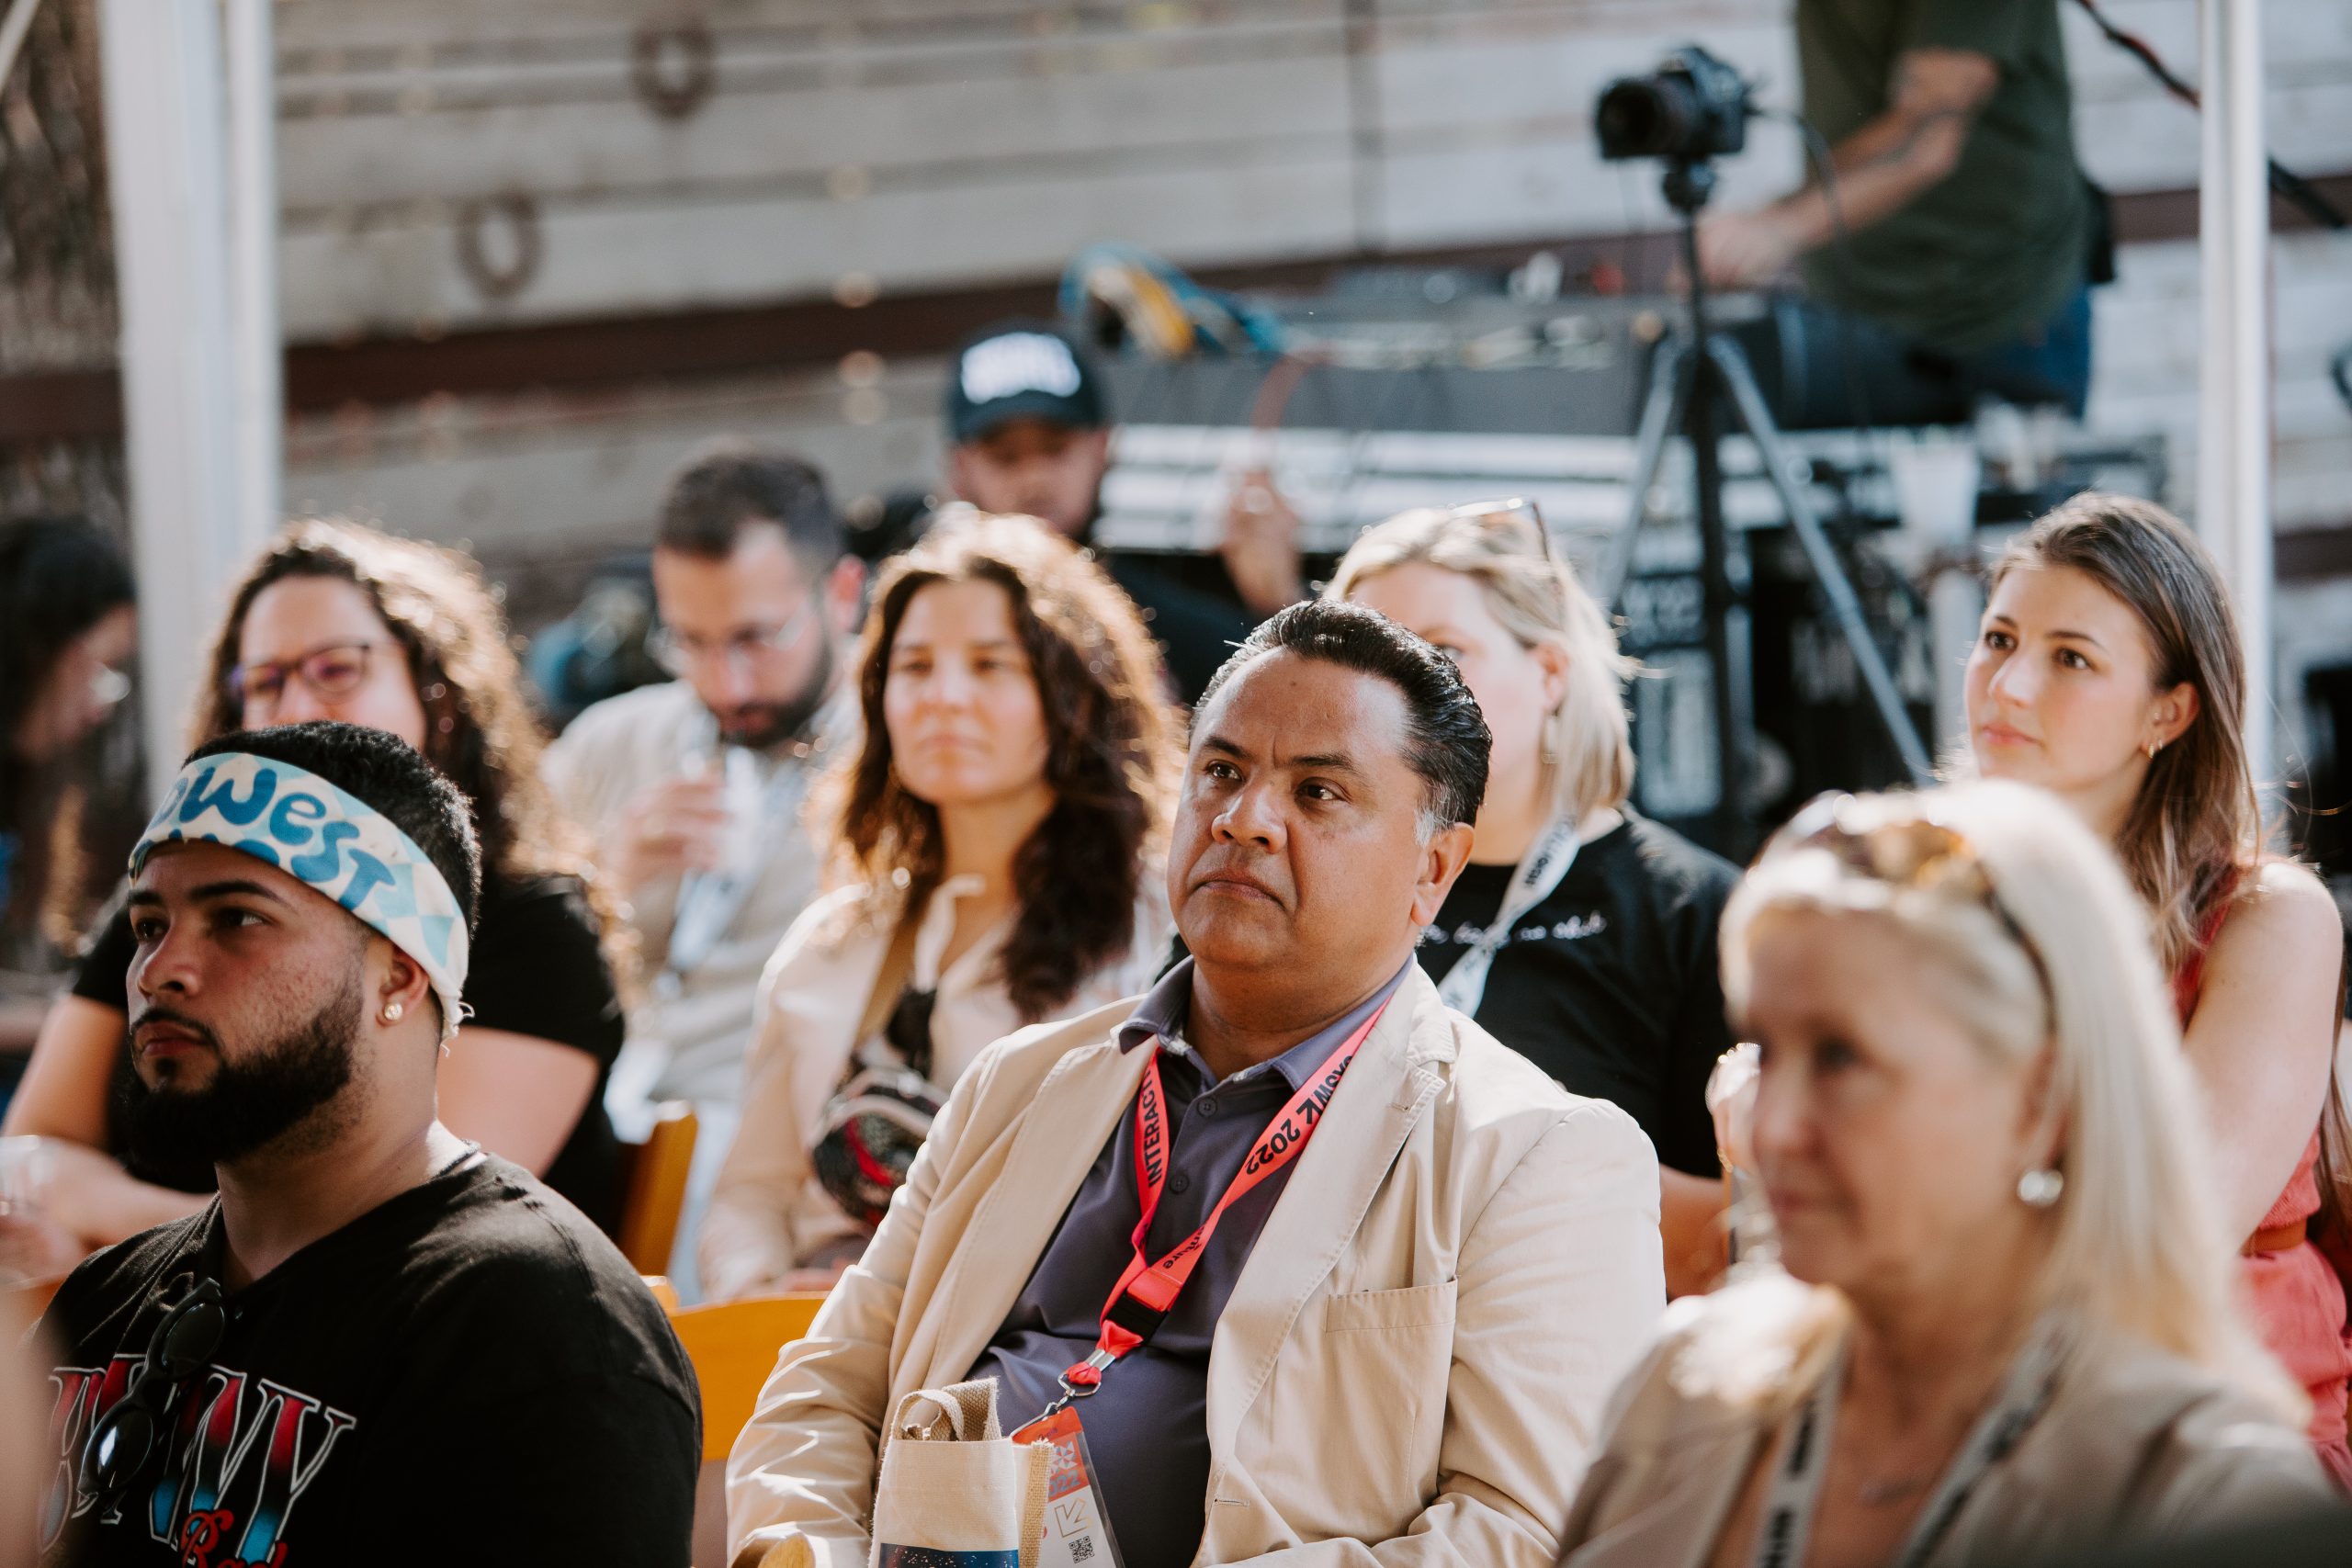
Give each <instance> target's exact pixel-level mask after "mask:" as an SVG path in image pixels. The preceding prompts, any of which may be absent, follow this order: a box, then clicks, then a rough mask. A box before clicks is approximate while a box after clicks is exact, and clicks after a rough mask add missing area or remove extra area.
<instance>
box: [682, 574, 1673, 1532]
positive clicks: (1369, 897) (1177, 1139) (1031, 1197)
mask: <svg viewBox="0 0 2352 1568" xmlns="http://www.w3.org/2000/svg"><path fill="white" fill-rule="evenodd" d="M1487 744H1488V739H1487V729H1486V725H1485V723H1484V722H1483V720H1482V719H1481V718H1480V717H1479V716H1478V712H1477V706H1476V703H1475V702H1474V701H1472V699H1471V697H1470V695H1469V693H1468V690H1467V689H1466V688H1465V687H1464V685H1463V684H1462V682H1461V680H1460V677H1459V676H1458V675H1457V674H1456V673H1455V672H1454V670H1453V665H1452V664H1451V663H1450V662H1449V661H1448V660H1445V659H1444V658H1443V657H1442V656H1441V655H1439V654H1438V653H1437V652H1436V651H1435V650H1434V649H1430V647H1429V645H1428V644H1426V643H1423V642H1421V641H1420V640H1419V638H1416V637H1412V636H1411V635H1410V634H1409V633H1407V632H1405V631H1403V630H1402V629H1401V628H1399V627H1397V626H1395V625H1394V624H1393V623H1391V622H1389V621H1387V620H1385V619H1384V618H1382V617H1381V616H1379V615H1376V614H1374V612H1372V611H1370V610H1366V609H1364V608H1363V607H1362V606H1360V605H1354V604H1325V603H1319V602H1310V603H1307V604H1296V605H1294V606H1292V607H1291V608H1290V609H1288V610H1285V611H1283V612H1282V613H1281V614H1280V615H1276V616H1274V617H1273V618H1272V620H1270V621H1268V622H1266V623H1265V624H1264V625H1263V626H1261V627H1260V628H1259V629H1258V631H1257V632H1255V633H1254V634H1252V636H1251V637H1250V639H1249V641H1248V642H1246V643H1245V644H1243V646H1242V647H1241V649H1239V650H1238V652H1237V653H1236V654H1235V655H1234V656H1233V658H1232V659H1231V660H1229V661H1228V662H1227V665H1226V666H1225V668H1224V669H1223V670H1222V671H1219V673H1218V675H1217V677H1216V681H1214V682H1212V683H1211V685H1210V687H1209V690H1208V692H1207V693H1206V694H1205V695H1204V698H1203V701H1202V705H1201V707H1200V709H1199V712H1198V715H1197V717H1196V720H1195V725H1194V730H1193V743H1192V750H1191V755H1190V759H1189V761H1188V765H1187V770H1186V775H1185V780H1184V787H1183V795H1182V801H1181V802H1180V804H1179V807H1178V810H1177V820H1176V825H1175V829H1174V836H1173V842H1172V845H1171V850H1170V865H1169V877H1168V884H1169V902H1170V906H1171V907H1172V908H1173V909H1174V911H1175V914H1176V919H1177V923H1178V926H1179V928H1180V930H1181V931H1182V933H1183V936H1184V940H1185V942H1186V945H1187V946H1188V948H1189V949H1190V951H1191V957H1190V958H1189V959H1188V960H1187V961H1185V962H1183V963H1181V964H1178V965H1177V966H1176V967H1175V968H1174V969H1172V970H1170V972H1169V974H1168V976H1166V977H1165V978H1164V979H1163V980H1162V981H1161V983H1160V984H1159V986H1158V987H1155V988H1154V989H1153V991H1152V992H1151V993H1150V994H1149V995H1148V996H1147V997H1145V998H1142V999H1141V1000H1140V1001H1138V1002H1134V1003H1121V1004H1115V1005H1114V1006H1112V1007H1109V1008H1104V1009H1102V1010H1098V1011H1096V1012H1093V1013H1091V1014H1089V1015H1087V1016H1085V1017H1082V1018H1079V1019H1075V1020H1071V1021H1068V1022H1066V1023H1061V1024H1047V1025H1041V1026H1039V1027H1037V1028H1035V1029H1032V1030H1027V1031H1024V1032H1021V1033H1019V1034H1015V1035H1012V1036H1011V1037H1010V1038H1008V1039H1006V1040H1004V1041H1002V1042H1000V1043H998V1044H996V1045H994V1046H991V1047H989V1050H988V1052H987V1053H985V1054H984V1055H982V1056H981V1057H980V1059H979V1061H978V1063H977V1064H976V1065H975V1066H972V1067H971V1068H970V1069H969V1070H968V1071H967V1073H966V1075H965V1076H964V1077H963V1078H962V1079H961V1080H960V1081H959V1082H958V1083H957V1084H956V1091H955V1094H954V1096H953V1098H952V1099H951V1100H950V1101H949V1103H948V1105H947V1108H946V1109H945V1111H944V1112H943V1113H942V1114H941V1116H940V1118H939V1120H938V1122H937V1123H936V1125H935V1126H934V1127H933V1130H932V1133H931V1136H930V1139H929V1141H928V1142H927V1143H926V1144H925V1145H924V1146H923V1149H922V1154H921V1155H920V1156H918V1158H917V1159H916V1161H915V1165H914V1168H913V1170H912V1172H911V1174H910V1178H909V1180H908V1182H907V1185H906V1186H905V1187H904V1188H903V1189H902V1190H900V1192H899V1197H898V1199H897V1200H896V1201H894V1202H893V1204H892V1205H891V1208H890V1212H889V1214H888V1218H887V1219H885V1220H884V1222H883V1224H882V1227H881V1229H880V1231H879V1233H878V1234H877V1235H876V1236H875V1238H874V1242H873V1244H872V1246H871V1247H868V1248H867V1250H866V1253H865V1258H864V1259H863V1260H862V1261H861V1262H860V1263H859V1264H858V1265H857V1266H855V1267H854V1268H853V1269H850V1270H849V1272H848V1274H847V1275H846V1276H845V1277H844V1278H843V1279H842V1282H841V1284H840V1285H839V1286H838V1287H837V1288H836V1289H835V1290H834V1292H833V1293H832V1296H831V1299H830V1300H829V1301H828V1302H827V1303H826V1304H825V1307H824V1309H823V1311H822V1312H821V1313H820V1314H819V1315H818V1318H817V1322H816V1325H815V1326H814V1328H813V1330H812V1331H811V1333H810V1335H809V1337H808V1338H806V1339H804V1340H801V1341H799V1342H798V1343H797V1344H795V1345H792V1346H789V1347H786V1349H785V1352H784V1354H783V1355H782V1357H781V1358H780V1359H779V1360H778V1362H777V1365H776V1370H775V1373H774V1374H773V1375H772V1376H771V1377H770V1378H769V1380H768V1383H767V1386H766V1388H765V1389H764V1390H763V1392H762V1393H761V1396H760V1401H759V1406H758V1410H757V1412H756V1414H754V1416H752V1422H751V1424H750V1426H749V1427H746V1428H745V1430H744V1432H743V1434H742V1436H741V1438H740V1439H739V1440H738V1441H737V1443H736V1445H735V1450H734V1453H733V1455H732V1457H731V1458H730V1460H729V1465H728V1513H729V1540H730V1541H731V1542H732V1543H733V1547H734V1559H733V1561H734V1562H735V1563H736V1564H737V1565H738V1568H749V1565H753V1564H763V1563H768V1562H772V1561H774V1562H799V1561H809V1560H810V1559H813V1560H814V1561H815V1562H819V1563H821V1564H824V1565H826V1568H853V1565H855V1564H862V1563H864V1562H865V1559H866V1555H867V1551H868V1541H867V1537H866V1525H867V1521H868V1519H869V1518H870V1517H871V1510H872V1506H873V1501H874V1485H875V1475H876V1442H877V1434H878V1433H879V1431H880V1428H881V1427H882V1425H883V1423H884V1421H885V1419H886V1417H887V1415H888V1412H889V1411H890V1410H891V1409H892V1408H893V1407H894V1406H895V1405H896V1404H897V1403H898V1401H899V1398H900V1397H901V1396H903V1395H904V1394H906V1393H909V1392H910V1391H911V1390H914V1389H918V1388H924V1387H939V1386H943V1385H945V1384H948V1383H953V1382H962V1381H964V1380H966V1379H967V1378H969V1377H973V1376H992V1377H995V1378H997V1379H998V1380H999V1383H1000V1388H1001V1395H1002V1397H1001V1404H1002V1406H1003V1412H1004V1416H1005V1419H1006V1422H1007V1425H1008V1426H1012V1425H1016V1424H1018V1423H1021V1422H1023V1421H1026V1420H1027V1419H1029V1418H1030V1417H1031V1416H1034V1415H1035V1414H1037V1413H1038V1411H1039V1410H1040V1409H1041V1408H1042V1407H1043V1406H1044V1404H1046V1402H1047V1401H1048V1400H1049V1399H1050V1398H1052V1397H1053V1396H1055V1395H1056V1394H1057V1393H1058V1392H1059V1387H1060V1385H1061V1384H1062V1382H1063V1380H1064V1379H1066V1378H1069V1370H1070V1369H1072V1368H1073V1367H1075V1366H1080V1365H1082V1366H1084V1367H1085V1368H1086V1369H1087V1370H1086V1371H1080V1372H1079V1374H1078V1375H1077V1376H1076V1377H1075V1378H1070V1379H1069V1381H1070V1382H1073V1383H1075V1384H1077V1385H1079V1386H1084V1385H1086V1384H1087V1383H1088V1382H1090V1381H1091V1380H1093V1379H1096V1378H1099V1386H1097V1387H1095V1388H1094V1389H1093V1390H1092V1392H1091V1393H1090V1394H1089V1395H1088V1396H1087V1397H1085V1398H1084V1399H1083V1400H1082V1401H1081V1402H1080V1403H1079V1404H1077V1405H1076V1406H1075V1408H1076V1409H1077V1410H1078V1411H1079V1413H1080V1416H1081V1417H1082V1419H1083V1423H1084V1427H1085V1431H1086V1434H1087V1440H1088V1444H1089V1447H1090V1449H1091V1454H1092V1459H1093V1463H1094V1468H1095V1472H1096V1478H1097V1484H1098V1486H1099V1488H1100V1491H1101V1495H1102V1501H1103V1508H1104V1511H1105V1513H1106V1515H1107V1517H1108V1522H1109V1525H1110V1527H1111V1529H1112V1530H1113V1532H1114V1536H1115V1537H1116V1539H1117V1541H1118V1545H1119V1548H1120V1554H1121V1557H1122V1559H1123V1560H1124V1562H1125V1564H1126V1568H1182V1564H1185V1563H1191V1562H1198V1563H1230V1562H1255V1561H1258V1560H1260V1559H1269V1558H1274V1557H1277V1556H1281V1555H1283V1554H1288V1558H1287V1559H1286V1560H1295V1561H1297V1562H1302V1563H1305V1562H1312V1563H1316V1564H1335V1565H1336V1564H1343V1563H1361V1564H1369V1563H1374V1562H1381V1563H1393V1564H1405V1563H1449V1564H1476V1565H1479V1568H1487V1565H1493V1568H1510V1565H1512V1564H1527V1565H1529V1568H1534V1565H1537V1564H1548V1563H1550V1562H1552V1561H1553V1558H1554V1556H1555V1552H1556V1550H1557V1547H1556V1537H1557V1531H1558V1529H1559V1526H1560V1524H1561V1522H1562V1521H1563V1520H1564V1519H1565V1518H1566V1515H1567V1508H1568V1504H1569V1500H1570V1499H1571V1498H1572V1497H1573V1495H1575V1492H1576V1487H1577V1481H1578V1479H1579V1478H1580V1476H1581V1475H1582V1473H1583V1471H1584V1468H1585V1464H1586V1461H1587V1459H1588V1456H1589V1453H1590V1451H1591V1450H1592V1447H1593V1443H1594V1440H1595V1427H1596V1424H1597V1422H1598V1420H1599V1418H1600V1410H1601V1405H1602V1403H1603V1401H1604V1400H1605V1398H1606V1397H1607V1395H1608V1393H1609V1391H1610V1389H1611V1386H1612V1385H1613V1384H1614V1382H1616V1380H1617V1379H1618V1377H1619V1376H1620V1375H1621V1374H1622V1373H1623V1372H1624V1371H1626V1370H1627V1369H1628V1368H1629V1367H1630V1366H1631V1365H1632V1363H1633V1361H1634V1359H1635V1358H1636V1357H1637V1355H1638V1354H1639V1353H1640V1351H1641V1349H1642V1348H1643V1347H1644V1345H1645V1343H1646V1342H1647V1340H1648V1338H1649V1337H1650V1334H1651V1332H1652V1331H1653V1329H1654V1327H1655V1325H1656V1322H1657V1317H1658V1314H1660V1312H1661V1311H1662V1310H1663V1307H1664V1303H1665V1281H1664V1274H1663V1269H1662V1266H1661V1261H1660V1256H1659V1245H1658V1234H1657V1203H1658V1179H1657V1157H1656V1156H1655V1155H1654V1154H1653V1152H1652V1151H1651V1148H1650V1145H1649V1142H1648V1140H1647V1139H1646V1138H1645V1137H1644V1136H1643V1134H1642V1133H1641V1131H1640V1129H1639V1128H1638V1127H1637V1126H1635V1124H1634V1122H1633V1120H1632V1118H1630V1117H1628V1116H1627V1115H1625V1114H1624V1113H1623V1111H1619V1110H1617V1109H1616V1108H1615V1107H1614V1106H1611V1105H1608V1104H1606V1103H1603V1102H1601V1101H1598V1100H1582V1099H1578V1098H1577V1097H1575V1096H1572V1095H1569V1094H1567V1093H1566V1091H1564V1090H1562V1089H1559V1088H1557V1087H1556V1086H1555V1085H1554V1084H1553V1083H1552V1082H1551V1081H1550V1080H1549V1079H1548V1078H1546V1077H1544V1075H1543V1074H1541V1073H1540V1072H1538V1071H1537V1070H1536V1069H1535V1068H1533V1067H1532V1066H1530V1065H1529V1064H1528V1063H1527V1062H1526V1061H1525V1060H1524V1059H1523V1058H1521V1057H1520V1056H1519V1055H1516V1054H1515V1053H1513V1052H1511V1051H1510V1050H1508V1049H1506V1048H1505V1047H1503V1046H1501V1045H1499V1044H1498V1043H1496V1042H1495V1041H1494V1040H1493V1039H1491V1038H1490V1037H1489V1036H1487V1034H1486V1033H1485V1032H1482V1031H1481V1030H1480V1029H1479V1028H1478V1027H1477V1026H1476V1024H1474V1023H1472V1022H1471V1021H1469V1020H1468V1019H1466V1018H1464V1017H1462V1016H1461V1015H1460V1014H1458V1013H1454V1012H1453V1011H1451V1010H1448V1009H1447V1008H1446V1007H1445V1006H1444V1005H1443V1004H1442V1003H1441V1002H1440V1001H1439V1000H1438V997H1437V992H1436V988H1435V987H1433V986H1431V985H1430V982H1429V981H1428V979H1427V978H1425V977H1424V976H1423V975H1422V973H1421V970H1420V967H1419V964H1416V963H1415V962H1414V959H1413V949H1414V945H1415V943H1416V942H1417V941H1418V940H1419V934H1420V931H1421V930H1422V928H1423V927H1424V926H1426V925H1427V924H1428V922H1429V921H1430V919H1431V918H1432V917H1433V916H1434V915H1435V913H1436V911H1437V909H1438V908H1439V906H1440V905H1441V904H1442V902H1443V900H1444V897H1445V894H1446V890H1447V888H1448V887H1449V886H1451V885H1452V883H1453V878H1454V876H1455V874H1457V873H1458V872H1459V871H1460V870H1461V867H1462V864H1463V862H1464V859H1465V858H1466V857H1467V855H1468V853H1469V847H1470V828H1469V823H1470V822H1471V820H1472V819H1473V818H1475V817H1476V814H1477V807H1478V804H1479V800H1480V797H1481V796H1482V795H1483V794H1484V792H1485V788H1486V771H1487ZM747 1135H748V1133H747ZM1138 1156H1141V1157H1140V1158H1139V1157H1138ZM1146 1182H1152V1183H1156V1185H1153V1186H1152V1187H1151V1188H1150V1190H1148V1192H1147V1191H1146V1190H1143V1187H1144V1184H1145V1183H1146ZM1237 1193H1238V1196H1236V1195H1235V1194H1237ZM1139 1219H1140V1220H1141V1222H1142V1223H1141V1224H1140V1226H1139V1224H1138V1222H1139ZM1211 1220H1215V1221H1216V1224H1215V1225H1214V1228H1213V1229H1212V1230H1211V1231H1210V1234H1208V1235H1205V1236H1204V1235H1202V1234H1201V1228H1202V1227H1203V1226H1204V1223H1206V1222H1209V1221H1211ZM1138 1228H1140V1229H1141V1230H1142V1231H1143V1232H1144V1233H1145V1234H1144V1235H1143V1236H1142V1238H1141V1246H1140V1247H1138V1246H1137V1245H1136V1237H1135V1235H1134V1234H1133V1233H1134V1232H1136V1230H1137V1229H1138ZM1106 1302H1107V1303H1110V1304H1109V1305H1107V1306H1106V1304H1105V1303H1106ZM786 1543H791V1544H790V1546H789V1547H788V1548H787V1547H786Z"/></svg>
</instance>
